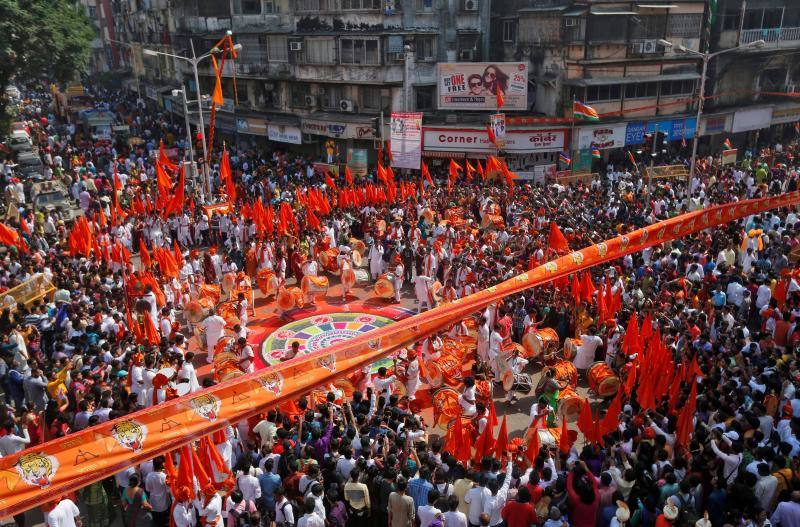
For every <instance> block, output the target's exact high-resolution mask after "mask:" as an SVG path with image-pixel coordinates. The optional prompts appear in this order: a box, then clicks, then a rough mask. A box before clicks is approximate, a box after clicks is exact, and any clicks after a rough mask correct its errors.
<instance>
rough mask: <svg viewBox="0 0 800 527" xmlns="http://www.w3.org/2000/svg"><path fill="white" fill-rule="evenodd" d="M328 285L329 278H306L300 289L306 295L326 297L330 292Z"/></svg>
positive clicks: (301, 282)
mask: <svg viewBox="0 0 800 527" xmlns="http://www.w3.org/2000/svg"><path fill="white" fill-rule="evenodd" d="M328 285H329V282H328V277H327V276H304V277H303V279H302V280H301V281H300V289H302V290H303V294H306V295H319V294H323V295H324V294H325V293H327V292H328Z"/></svg>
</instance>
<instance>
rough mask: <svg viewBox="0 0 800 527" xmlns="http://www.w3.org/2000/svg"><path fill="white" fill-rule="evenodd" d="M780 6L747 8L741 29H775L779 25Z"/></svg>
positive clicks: (781, 15)
mask: <svg viewBox="0 0 800 527" xmlns="http://www.w3.org/2000/svg"><path fill="white" fill-rule="evenodd" d="M782 17H783V8H782V7H772V8H766V9H748V10H747V11H745V12H744V28H743V29H776V28H779V27H781V18H782Z"/></svg>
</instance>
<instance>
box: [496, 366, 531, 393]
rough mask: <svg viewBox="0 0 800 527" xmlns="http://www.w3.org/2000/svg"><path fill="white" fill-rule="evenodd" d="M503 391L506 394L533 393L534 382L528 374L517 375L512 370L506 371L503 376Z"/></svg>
mask: <svg viewBox="0 0 800 527" xmlns="http://www.w3.org/2000/svg"><path fill="white" fill-rule="evenodd" d="M503 389H504V390H505V391H506V392H508V391H510V390H514V391H515V392H517V393H531V390H532V389H533V380H532V379H531V376H530V375H528V374H527V373H517V374H515V373H514V372H512V371H511V370H506V372H505V373H504V374H503Z"/></svg>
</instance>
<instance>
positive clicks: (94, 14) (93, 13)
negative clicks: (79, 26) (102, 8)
mask: <svg viewBox="0 0 800 527" xmlns="http://www.w3.org/2000/svg"><path fill="white" fill-rule="evenodd" d="M87 9H88V10H89V13H88V16H89V18H90V19H91V20H95V19H96V18H97V8H96V7H95V6H93V5H90V6H89V7H88V8H87Z"/></svg>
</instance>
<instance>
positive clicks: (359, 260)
mask: <svg viewBox="0 0 800 527" xmlns="http://www.w3.org/2000/svg"><path fill="white" fill-rule="evenodd" d="M350 259H351V260H352V261H353V267H361V266H362V265H364V258H363V257H362V256H361V253H360V252H359V251H356V250H355V249H353V252H352V253H350Z"/></svg>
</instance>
